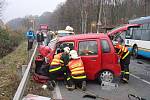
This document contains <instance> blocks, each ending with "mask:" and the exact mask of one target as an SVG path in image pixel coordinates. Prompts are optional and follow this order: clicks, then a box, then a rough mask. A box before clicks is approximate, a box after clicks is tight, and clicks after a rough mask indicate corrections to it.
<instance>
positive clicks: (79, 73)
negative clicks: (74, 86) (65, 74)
mask: <svg viewBox="0 0 150 100" xmlns="http://www.w3.org/2000/svg"><path fill="white" fill-rule="evenodd" d="M68 66H69V69H70V71H71V76H72V78H73V79H85V78H86V75H85V71H84V65H83V62H82V60H81V59H75V60H74V59H73V60H71V61H69V63H68Z"/></svg>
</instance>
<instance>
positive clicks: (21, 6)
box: [2, 0, 66, 22]
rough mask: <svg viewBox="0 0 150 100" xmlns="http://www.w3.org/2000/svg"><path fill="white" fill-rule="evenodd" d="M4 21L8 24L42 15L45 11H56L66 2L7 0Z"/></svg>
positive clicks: (62, 0)
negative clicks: (29, 16)
mask: <svg viewBox="0 0 150 100" xmlns="http://www.w3.org/2000/svg"><path fill="white" fill-rule="evenodd" d="M5 1H6V4H5V8H4V11H3V16H2V19H3V20H4V21H5V22H6V21H8V20H11V19H13V18H18V17H24V16H26V15H41V14H42V13H43V12H45V11H50V12H52V11H54V9H56V7H57V5H58V4H60V3H61V2H65V1H66V0H5Z"/></svg>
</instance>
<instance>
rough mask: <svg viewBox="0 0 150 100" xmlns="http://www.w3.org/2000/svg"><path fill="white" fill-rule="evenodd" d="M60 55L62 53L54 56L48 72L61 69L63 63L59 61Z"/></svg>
mask: <svg viewBox="0 0 150 100" xmlns="http://www.w3.org/2000/svg"><path fill="white" fill-rule="evenodd" d="M61 55H62V53H59V54H57V55H55V56H54V58H53V60H52V62H51V64H50V68H49V72H54V71H57V70H60V69H61V64H63V61H62V60H61V59H60V58H61Z"/></svg>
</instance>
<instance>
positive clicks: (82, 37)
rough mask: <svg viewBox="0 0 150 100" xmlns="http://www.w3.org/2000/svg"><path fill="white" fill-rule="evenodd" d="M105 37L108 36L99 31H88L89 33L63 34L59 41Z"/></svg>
mask: <svg viewBox="0 0 150 100" xmlns="http://www.w3.org/2000/svg"><path fill="white" fill-rule="evenodd" d="M103 37H104V38H107V37H108V36H107V35H106V34H103V33H100V34H96V33H92V34H91V33H90V34H79V35H71V36H65V37H60V38H59V41H60V42H61V41H74V40H82V39H99V38H103Z"/></svg>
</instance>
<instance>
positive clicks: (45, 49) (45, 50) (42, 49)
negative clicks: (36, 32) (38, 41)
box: [39, 46, 51, 57]
mask: <svg viewBox="0 0 150 100" xmlns="http://www.w3.org/2000/svg"><path fill="white" fill-rule="evenodd" d="M50 52H51V49H50V48H49V47H48V46H40V47H39V53H40V54H41V55H42V56H43V57H46V56H47V55H48V54H49V53H50Z"/></svg>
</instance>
